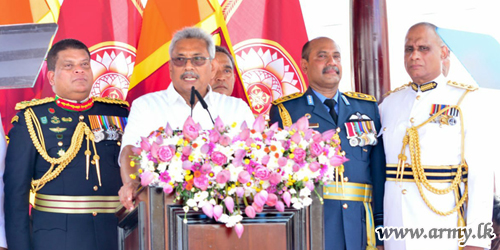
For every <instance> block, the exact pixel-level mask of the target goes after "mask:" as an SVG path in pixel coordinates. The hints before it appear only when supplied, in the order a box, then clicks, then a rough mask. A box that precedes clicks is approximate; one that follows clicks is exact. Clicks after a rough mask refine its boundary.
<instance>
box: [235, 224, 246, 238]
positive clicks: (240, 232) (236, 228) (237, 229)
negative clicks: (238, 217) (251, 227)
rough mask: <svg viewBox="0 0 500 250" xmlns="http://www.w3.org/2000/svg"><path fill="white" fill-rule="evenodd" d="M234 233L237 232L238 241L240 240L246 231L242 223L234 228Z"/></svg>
mask: <svg viewBox="0 0 500 250" xmlns="http://www.w3.org/2000/svg"><path fill="white" fill-rule="evenodd" d="M234 231H235V232H236V235H238V239H240V238H241V235H242V234H243V231H245V228H244V227H243V225H241V223H238V224H236V226H234Z"/></svg>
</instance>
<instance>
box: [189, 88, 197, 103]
mask: <svg viewBox="0 0 500 250" xmlns="http://www.w3.org/2000/svg"><path fill="white" fill-rule="evenodd" d="M195 91H196V89H195V88H194V86H192V87H191V98H189V104H191V106H193V105H194V101H195V100H194V93H195Z"/></svg>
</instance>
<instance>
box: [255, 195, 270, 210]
mask: <svg viewBox="0 0 500 250" xmlns="http://www.w3.org/2000/svg"><path fill="white" fill-rule="evenodd" d="M266 201H267V197H266V198H265V199H264V197H262V195H260V193H257V194H256V195H255V196H254V197H253V203H254V204H255V205H256V206H258V207H263V206H264V204H266Z"/></svg>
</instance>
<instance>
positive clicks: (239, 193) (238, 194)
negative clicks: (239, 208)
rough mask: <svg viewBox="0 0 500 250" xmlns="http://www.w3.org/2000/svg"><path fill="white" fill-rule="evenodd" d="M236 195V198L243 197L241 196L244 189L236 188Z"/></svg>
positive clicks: (243, 193)
mask: <svg viewBox="0 0 500 250" xmlns="http://www.w3.org/2000/svg"><path fill="white" fill-rule="evenodd" d="M236 195H237V196H238V197H243V195H245V189H244V188H242V187H237V188H236Z"/></svg>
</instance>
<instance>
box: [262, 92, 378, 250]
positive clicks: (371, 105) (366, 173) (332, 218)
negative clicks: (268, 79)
mask: <svg viewBox="0 0 500 250" xmlns="http://www.w3.org/2000/svg"><path fill="white" fill-rule="evenodd" d="M308 98H309V100H308ZM278 102H279V100H278ZM282 104H283V105H284V107H285V108H286V109H287V111H288V112H289V114H290V117H291V118H292V122H296V121H297V120H298V119H299V118H301V117H303V116H305V115H306V114H308V115H307V116H309V115H310V118H309V124H312V123H317V124H318V125H319V127H318V128H316V130H317V131H319V132H324V131H326V130H329V129H335V128H337V127H339V128H340V133H339V136H340V139H341V147H342V150H343V151H345V152H346V157H347V158H348V159H349V161H348V162H346V163H344V166H345V172H344V177H347V178H348V182H355V183H366V184H372V185H373V203H372V207H373V215H374V220H375V225H376V226H379V225H380V226H381V225H383V198H384V184H385V155H384V148H383V142H382V137H379V138H378V143H377V144H376V145H375V146H364V147H360V146H356V147H352V146H351V145H350V144H349V140H348V139H347V133H346V127H345V125H344V123H346V122H347V121H348V119H349V117H350V116H351V115H353V114H355V113H356V112H359V113H361V114H365V115H367V116H368V117H370V118H371V119H372V120H373V121H374V123H375V127H376V130H377V133H378V132H379V131H380V126H381V125H380V115H379V111H378V106H377V102H375V101H367V100H360V99H356V98H352V97H350V96H348V95H345V94H344V93H341V95H340V96H339V101H338V105H339V107H338V110H339V112H338V124H335V122H334V121H333V119H332V117H331V115H330V113H328V111H327V109H326V108H325V107H324V105H323V104H322V103H321V101H320V100H319V98H318V97H317V96H316V95H315V94H314V92H313V91H312V89H311V88H309V89H308V90H307V91H306V92H305V93H304V94H303V95H302V96H300V97H297V98H295V99H291V100H288V101H284V102H282ZM269 115H270V124H273V123H275V122H278V123H279V125H280V127H283V122H282V118H281V117H280V112H279V109H278V107H277V106H276V105H274V104H273V106H272V107H271V110H270V112H269ZM344 204H347V206H346V207H347V208H344V207H345V205H344ZM324 212H325V219H324V221H325V249H328V250H330V249H341V250H343V249H347V250H361V249H363V250H364V249H366V245H367V243H366V242H367V240H366V216H365V208H364V205H363V203H362V202H358V201H340V200H328V199H325V203H324ZM380 243H381V242H378V244H380Z"/></svg>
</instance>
